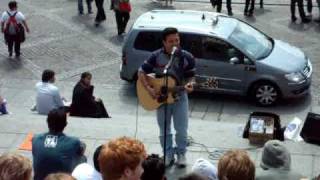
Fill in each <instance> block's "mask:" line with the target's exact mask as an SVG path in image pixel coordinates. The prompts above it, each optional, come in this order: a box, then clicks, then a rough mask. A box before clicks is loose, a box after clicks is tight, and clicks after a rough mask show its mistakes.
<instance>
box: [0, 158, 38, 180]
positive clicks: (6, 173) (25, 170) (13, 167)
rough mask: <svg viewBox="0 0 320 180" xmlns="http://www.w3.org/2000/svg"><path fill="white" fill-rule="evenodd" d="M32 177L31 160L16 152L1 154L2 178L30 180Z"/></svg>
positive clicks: (0, 174) (0, 170)
mask: <svg viewBox="0 0 320 180" xmlns="http://www.w3.org/2000/svg"><path fill="white" fill-rule="evenodd" d="M31 177H32V165H31V161H30V160H29V159H28V158H26V157H24V156H22V155H20V154H16V153H7V154H3V155H2V156H0V179H1V180H30V179H31Z"/></svg>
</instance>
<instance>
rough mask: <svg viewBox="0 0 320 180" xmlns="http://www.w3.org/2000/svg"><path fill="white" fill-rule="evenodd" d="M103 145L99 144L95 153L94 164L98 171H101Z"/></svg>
mask: <svg viewBox="0 0 320 180" xmlns="http://www.w3.org/2000/svg"><path fill="white" fill-rule="evenodd" d="M102 147H103V145H100V146H98V147H97V149H96V150H95V151H94V154H93V165H94V168H95V169H96V171H98V172H100V166H99V155H100V152H101V149H102Z"/></svg>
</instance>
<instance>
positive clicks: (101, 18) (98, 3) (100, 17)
mask: <svg viewBox="0 0 320 180" xmlns="http://www.w3.org/2000/svg"><path fill="white" fill-rule="evenodd" d="M95 2H96V6H97V16H96V19H95V22H97V23H100V22H101V21H104V20H106V14H105V12H104V8H103V0H95Z"/></svg>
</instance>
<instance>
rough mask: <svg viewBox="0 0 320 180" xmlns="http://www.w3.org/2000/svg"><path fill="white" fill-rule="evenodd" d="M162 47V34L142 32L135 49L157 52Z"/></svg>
mask: <svg viewBox="0 0 320 180" xmlns="http://www.w3.org/2000/svg"><path fill="white" fill-rule="evenodd" d="M161 47H162V41H161V32H159V31H142V32H139V34H138V35H137V38H136V40H135V42H134V48H135V49H138V50H144V51H150V52H152V51H155V50H157V49H159V48H161Z"/></svg>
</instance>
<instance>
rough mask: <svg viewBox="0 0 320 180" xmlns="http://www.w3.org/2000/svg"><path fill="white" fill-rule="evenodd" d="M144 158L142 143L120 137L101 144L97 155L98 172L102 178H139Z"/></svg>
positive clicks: (117, 179) (132, 179) (111, 179)
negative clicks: (101, 146)
mask: <svg viewBox="0 0 320 180" xmlns="http://www.w3.org/2000/svg"><path fill="white" fill-rule="evenodd" d="M145 158H146V150H145V147H144V145H143V143H142V142H141V141H139V140H137V139H132V138H129V137H121V138H117V139H114V140H111V141H109V142H108V143H107V144H105V145H103V148H102V150H101V152H100V155H99V167H100V172H101V174H102V177H103V179H104V180H140V178H141V175H142V173H143V168H142V163H143V161H144V160H145Z"/></svg>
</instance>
